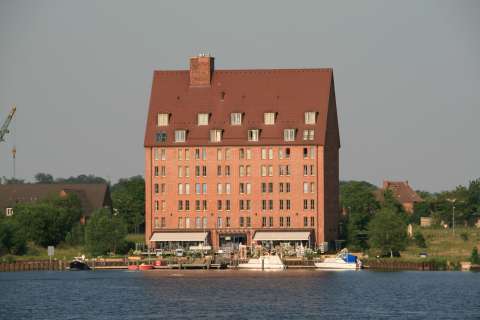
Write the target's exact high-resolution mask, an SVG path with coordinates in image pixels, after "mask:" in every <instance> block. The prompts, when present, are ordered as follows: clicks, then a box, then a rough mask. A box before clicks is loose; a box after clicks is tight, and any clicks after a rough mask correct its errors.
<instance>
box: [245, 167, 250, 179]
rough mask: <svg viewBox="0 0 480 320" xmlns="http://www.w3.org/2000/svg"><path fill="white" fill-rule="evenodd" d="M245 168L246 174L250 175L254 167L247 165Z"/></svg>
mask: <svg viewBox="0 0 480 320" xmlns="http://www.w3.org/2000/svg"><path fill="white" fill-rule="evenodd" d="M245 169H246V170H245V174H246V175H247V177H249V176H250V175H251V174H252V167H250V166H246V167H245Z"/></svg>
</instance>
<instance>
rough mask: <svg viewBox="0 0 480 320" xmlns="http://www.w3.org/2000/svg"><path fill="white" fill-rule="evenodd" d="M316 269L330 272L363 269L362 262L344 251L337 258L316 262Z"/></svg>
mask: <svg viewBox="0 0 480 320" xmlns="http://www.w3.org/2000/svg"><path fill="white" fill-rule="evenodd" d="M315 267H317V268H319V269H328V270H356V269H361V268H362V262H361V261H360V260H359V259H358V258H357V257H356V256H354V255H352V254H349V253H348V251H346V250H345V249H344V250H342V251H340V253H339V254H338V255H337V256H336V257H335V258H325V259H324V260H323V261H320V262H315Z"/></svg>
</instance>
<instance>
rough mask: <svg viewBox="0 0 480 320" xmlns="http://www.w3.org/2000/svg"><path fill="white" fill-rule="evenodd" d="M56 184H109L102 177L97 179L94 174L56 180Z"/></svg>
mask: <svg viewBox="0 0 480 320" xmlns="http://www.w3.org/2000/svg"><path fill="white" fill-rule="evenodd" d="M55 182H57V183H73V184H75V183H82V184H83V183H85V184H88V183H107V180H105V179H104V178H102V177H97V176H95V175H93V174H88V175H86V174H80V175H78V176H76V177H75V176H72V177H69V178H57V179H55Z"/></svg>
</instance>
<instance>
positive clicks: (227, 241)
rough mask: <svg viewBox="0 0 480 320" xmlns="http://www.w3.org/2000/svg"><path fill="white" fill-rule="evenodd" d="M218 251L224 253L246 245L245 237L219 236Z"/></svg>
mask: <svg viewBox="0 0 480 320" xmlns="http://www.w3.org/2000/svg"><path fill="white" fill-rule="evenodd" d="M219 240H220V241H219V244H220V249H222V250H225V251H233V250H238V246H239V245H240V244H243V245H246V244H247V235H246V234H244V233H240V234H221V235H219Z"/></svg>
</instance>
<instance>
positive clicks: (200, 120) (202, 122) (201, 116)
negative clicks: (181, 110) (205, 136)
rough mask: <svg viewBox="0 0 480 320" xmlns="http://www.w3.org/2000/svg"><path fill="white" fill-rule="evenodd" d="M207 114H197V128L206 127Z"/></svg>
mask: <svg viewBox="0 0 480 320" xmlns="http://www.w3.org/2000/svg"><path fill="white" fill-rule="evenodd" d="M208 116H209V114H208V113H199V114H198V118H197V124H198V125H199V126H208Z"/></svg>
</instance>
